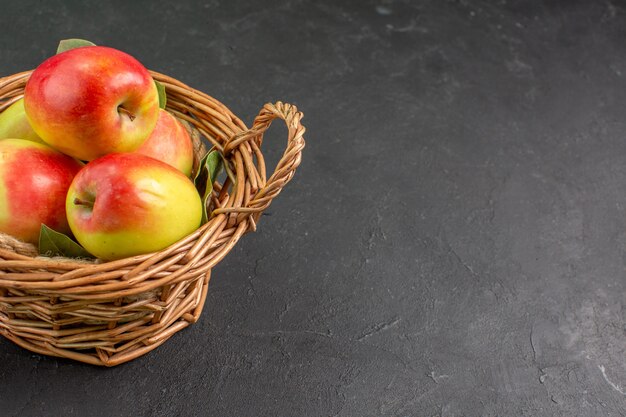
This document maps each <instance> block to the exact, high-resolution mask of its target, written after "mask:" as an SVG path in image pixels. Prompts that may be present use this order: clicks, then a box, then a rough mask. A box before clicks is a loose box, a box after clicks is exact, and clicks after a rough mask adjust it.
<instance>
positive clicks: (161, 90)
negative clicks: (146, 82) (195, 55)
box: [154, 80, 167, 109]
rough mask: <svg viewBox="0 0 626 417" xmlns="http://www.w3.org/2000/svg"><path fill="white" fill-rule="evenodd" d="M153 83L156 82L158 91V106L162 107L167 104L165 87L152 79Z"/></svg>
mask: <svg viewBox="0 0 626 417" xmlns="http://www.w3.org/2000/svg"><path fill="white" fill-rule="evenodd" d="M154 84H156V88H157V91H158V92H159V107H160V108H162V109H164V108H165V105H166V104H167V95H166V94H165V87H164V86H163V84H161V83H160V82H158V81H157V80H154Z"/></svg>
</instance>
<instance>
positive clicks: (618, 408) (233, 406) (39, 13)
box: [0, 0, 626, 417]
mask: <svg viewBox="0 0 626 417" xmlns="http://www.w3.org/2000/svg"><path fill="white" fill-rule="evenodd" d="M0 3H1V6H2V7H1V8H2V13H0V27H2V28H3V29H2V36H0V74H2V75H7V74H11V73H14V72H18V71H22V70H25V69H30V68H33V67H35V66H36V65H37V64H38V63H39V62H41V61H42V60H43V59H44V58H46V57H47V56H49V55H51V54H52V53H53V52H54V50H55V48H56V44H57V42H58V40H60V39H63V38H68V37H82V38H86V39H90V40H92V41H94V42H96V43H98V44H104V45H109V46H113V47H117V48H119V49H122V50H124V51H126V52H129V53H131V54H132V55H134V56H136V57H137V58H138V59H139V60H140V61H142V62H143V63H144V64H145V65H146V66H147V67H149V68H151V69H154V70H158V71H161V72H164V73H167V74H169V75H172V76H174V77H176V78H178V79H180V80H181V81H183V82H185V83H187V84H189V85H191V86H193V87H195V88H197V89H200V90H202V91H205V92H207V93H209V94H211V95H212V96H214V97H216V98H218V99H219V100H221V101H222V102H224V103H225V104H226V105H228V106H229V107H230V108H231V109H232V110H233V111H234V112H235V113H236V114H238V115H239V116H240V117H242V118H243V119H244V120H245V121H246V122H247V123H251V121H252V119H253V118H254V116H255V115H256V113H257V112H258V110H259V109H260V107H261V106H262V105H263V103H265V102H267V101H275V100H284V101H287V102H291V103H294V104H296V105H298V106H299V108H300V109H301V110H302V111H303V112H304V113H305V118H304V120H303V123H304V124H305V125H306V127H307V128H308V132H307V134H306V135H305V137H306V139H307V148H306V150H305V153H304V159H303V164H302V166H301V169H300V170H299V171H298V173H297V174H296V177H295V179H294V181H293V182H292V183H291V184H290V185H289V186H288V187H287V188H286V189H285V191H284V193H283V194H281V195H280V197H279V198H278V199H277V200H276V201H275V203H274V204H273V205H272V206H271V208H270V210H269V212H268V214H269V215H268V216H265V217H264V218H263V220H262V223H261V224H260V227H259V231H258V233H256V234H251V235H247V236H246V237H245V238H244V239H242V241H241V242H240V243H239V244H238V246H237V247H236V248H235V249H234V250H233V251H232V252H231V254H230V255H229V256H228V257H227V258H226V259H225V260H224V262H222V263H221V264H220V265H219V266H218V267H217V268H215V270H214V275H213V280H212V281H211V286H210V291H209V296H208V300H207V303H206V307H205V311H204V313H203V316H202V318H201V320H200V322H199V323H197V324H196V325H194V326H192V327H190V328H188V329H187V330H185V331H183V332H181V333H179V334H177V335H176V336H175V337H173V338H172V339H171V340H170V341H169V342H168V343H166V344H165V345H163V346H162V347H161V348H159V349H158V350H156V351H154V352H153V353H151V354H149V355H148V356H146V357H143V358H140V359H138V360H136V361H134V362H132V363H129V364H126V365H123V366H120V367H117V368H114V369H108V370H104V369H98V368H94V367H90V366H86V365H81V364H77V363H72V362H69V361H65V360H57V359H54V358H47V357H42V356H39V355H33V354H30V353H29V352H26V351H24V350H22V349H20V348H18V347H16V346H14V345H13V344H11V343H10V342H8V341H6V340H0V416H2V417H4V416H7V417H8V416H20V417H22V416H60V415H63V416H111V415H115V416H420V417H422V416H441V417H448V416H568V417H571V416H625V415H626V335H625V331H626V328H625V322H626V307H625V305H626V279H625V273H624V272H625V270H624V269H625V263H624V249H625V244H626V217H625V210H626V193H625V192H624V191H625V188H626V123H625V115H626V113H625V105H626V82H625V81H626V43H625V40H626V5H625V3H624V2H617V1H613V2H611V1H504V0H503V1H497V2H496V1H482V2H480V1H475V2H470V1H435V0H432V1H388V0H387V1H385V0H381V1H378V2H372V1H341V2H335V1H326V0H324V1H318V2H313V1H311V2H306V1H297V0H293V1H286V2H276V1H264V2H244V1H234V2H222V1H204V2H201V1H187V2H182V3H176V4H174V2H148V1H143V2H141V1H137V2H132V1H126V2H121V1H116V2H111V3H107V2H94V1H90V2H84V3H82V2H81V3H79V2H63V3H61V2H48V1H46V2H44V1H10V2H9V1H2V2H0ZM72 3H76V4H72ZM284 143H285V129H284V128H282V127H280V126H279V125H278V123H276V124H275V127H273V128H272V130H271V132H270V133H269V135H268V137H267V140H266V148H265V149H266V151H267V154H268V156H269V158H270V161H274V162H275V161H276V160H277V159H278V157H279V155H280V152H281V150H282V147H283V146H284Z"/></svg>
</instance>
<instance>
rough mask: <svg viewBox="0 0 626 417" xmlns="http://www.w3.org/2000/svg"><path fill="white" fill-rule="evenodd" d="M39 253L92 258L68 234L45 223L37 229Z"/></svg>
mask: <svg viewBox="0 0 626 417" xmlns="http://www.w3.org/2000/svg"><path fill="white" fill-rule="evenodd" d="M39 254H40V255H43V256H50V257H52V256H64V257H66V258H93V255H91V254H90V253H89V252H87V251H86V250H85V248H83V247H82V246H80V245H79V244H78V243H76V242H74V241H73V240H72V239H70V237H69V236H66V235H64V234H63V233H59V232H57V231H55V230H52V229H51V228H49V227H48V226H46V225H45V224H42V225H41V229H40V230H39Z"/></svg>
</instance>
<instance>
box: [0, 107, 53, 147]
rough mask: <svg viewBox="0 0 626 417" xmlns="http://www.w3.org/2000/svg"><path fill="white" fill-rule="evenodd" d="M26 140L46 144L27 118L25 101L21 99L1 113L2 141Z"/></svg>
mask: <svg viewBox="0 0 626 417" xmlns="http://www.w3.org/2000/svg"><path fill="white" fill-rule="evenodd" d="M9 138H11V139H26V140H32V141H33V142H39V143H44V142H43V141H42V140H41V138H40V137H39V136H37V133H35V131H34V130H33V128H32V127H31V126H30V123H29V122H28V119H27V118H26V111H25V110H24V99H23V98H21V99H19V100H18V101H16V102H15V103H13V104H11V105H10V106H9V107H8V108H6V109H5V110H4V111H3V112H2V113H0V139H9Z"/></svg>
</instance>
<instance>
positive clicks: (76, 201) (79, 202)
mask: <svg viewBox="0 0 626 417" xmlns="http://www.w3.org/2000/svg"><path fill="white" fill-rule="evenodd" d="M74 204H76V205H79V206H87V207H93V201H88V200H82V199H80V198H78V197H76V198H74Z"/></svg>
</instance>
